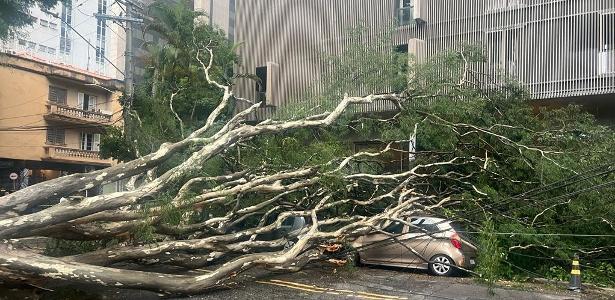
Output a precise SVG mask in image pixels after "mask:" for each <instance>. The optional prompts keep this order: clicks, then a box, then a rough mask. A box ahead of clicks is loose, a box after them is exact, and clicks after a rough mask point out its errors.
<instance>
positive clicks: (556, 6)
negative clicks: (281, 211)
mask: <svg viewBox="0 0 615 300" xmlns="http://www.w3.org/2000/svg"><path fill="white" fill-rule="evenodd" d="M204 2H207V3H209V2H208V1H204ZM214 2H216V1H214ZM195 7H196V5H195ZM234 14H235V15H236V17H235V18H234V20H235V24H234V34H233V36H234V38H235V42H236V43H238V44H241V47H239V50H240V52H241V53H240V55H241V59H242V62H241V66H240V67H239V68H238V70H237V71H238V72H239V73H251V74H256V75H257V76H258V77H259V78H260V79H261V81H262V82H263V84H262V86H259V85H258V84H257V83H256V82H255V81H253V80H248V79H239V80H238V81H237V87H236V92H237V94H238V95H239V96H241V97H249V98H252V99H263V100H265V102H266V104H267V105H266V107H264V108H262V109H261V111H259V112H257V113H256V116H255V118H257V119H262V118H265V117H267V116H269V115H271V113H273V112H275V111H276V110H278V109H279V108H280V107H282V106H285V105H288V104H289V103H293V102H298V101H305V99H306V92H308V91H309V92H313V91H317V92H318V91H320V90H322V83H321V82H322V77H323V74H324V73H325V71H326V69H327V68H329V67H330V66H327V65H326V64H325V63H324V62H325V58H326V57H328V56H331V55H339V54H340V53H342V52H343V50H344V49H345V48H347V47H348V46H349V45H348V38H347V37H348V30H349V29H350V28H356V27H358V26H363V27H365V28H366V30H367V34H366V35H367V38H366V39H365V41H364V43H374V42H375V41H376V39H377V38H378V35H379V34H380V33H382V32H383V30H385V31H386V30H391V31H392V37H391V39H392V40H393V42H394V43H395V44H396V48H397V49H398V50H399V51H407V52H409V55H413V56H415V57H418V58H419V59H426V58H429V57H433V56H434V55H436V54H438V53H441V52H442V51H446V50H451V49H459V48H460V47H462V46H463V45H464V44H473V45H477V46H480V47H481V48H482V49H483V51H484V54H485V55H486V61H485V62H484V63H482V64H480V65H478V66H476V67H477V68H478V69H479V70H481V71H482V72H483V73H485V74H487V76H486V77H488V78H486V80H485V81H486V82H487V81H496V82H497V81H501V80H504V78H513V79H515V80H517V81H518V82H520V83H521V84H523V85H524V86H525V87H526V88H527V89H528V91H529V92H530V94H531V97H532V98H533V99H534V100H535V101H536V102H537V103H558V102H562V101H563V102H571V101H574V102H577V103H580V104H583V105H585V106H586V107H587V108H588V109H589V110H591V111H593V112H594V113H596V114H597V115H609V114H610V115H611V116H612V114H613V111H615V99H613V97H614V96H613V95H614V94H615V1H611V0H592V1H589V0H465V1H456V0H336V1H329V0H259V1H252V0H236V1H235V8H234Z"/></svg>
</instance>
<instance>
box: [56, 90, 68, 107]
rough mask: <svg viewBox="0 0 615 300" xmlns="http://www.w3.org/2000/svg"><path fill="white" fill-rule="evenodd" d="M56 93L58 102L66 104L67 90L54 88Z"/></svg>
mask: <svg viewBox="0 0 615 300" xmlns="http://www.w3.org/2000/svg"><path fill="white" fill-rule="evenodd" d="M56 93H57V95H58V96H57V98H58V99H57V100H58V103H59V104H64V105H66V98H67V94H68V91H67V90H65V89H56Z"/></svg>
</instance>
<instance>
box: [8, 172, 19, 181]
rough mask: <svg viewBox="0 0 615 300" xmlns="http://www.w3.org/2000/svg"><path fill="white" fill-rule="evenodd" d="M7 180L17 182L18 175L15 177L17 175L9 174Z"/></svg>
mask: <svg viewBox="0 0 615 300" xmlns="http://www.w3.org/2000/svg"><path fill="white" fill-rule="evenodd" d="M9 178H10V179H11V180H17V178H19V175H17V173H11V175H9Z"/></svg>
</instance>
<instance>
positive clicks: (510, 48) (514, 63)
mask: <svg viewBox="0 0 615 300" xmlns="http://www.w3.org/2000/svg"><path fill="white" fill-rule="evenodd" d="M520 37H521V29H520V28H511V29H505V30H497V31H491V32H487V49H488V51H487V54H488V56H489V57H488V60H489V65H490V68H491V72H492V74H493V75H494V76H497V75H500V72H503V73H504V74H502V75H510V76H517V75H518V73H519V72H518V71H519V58H520V57H521V39H520Z"/></svg>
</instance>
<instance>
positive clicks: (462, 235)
mask: <svg viewBox="0 0 615 300" xmlns="http://www.w3.org/2000/svg"><path fill="white" fill-rule="evenodd" d="M451 227H452V228H453V229H454V230H455V232H457V234H458V235H459V237H460V238H462V239H464V240H466V241H469V242H471V243H472V244H476V239H475V238H474V237H473V236H472V235H471V234H469V233H468V232H467V230H465V227H463V225H461V224H459V223H457V222H451Z"/></svg>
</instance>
